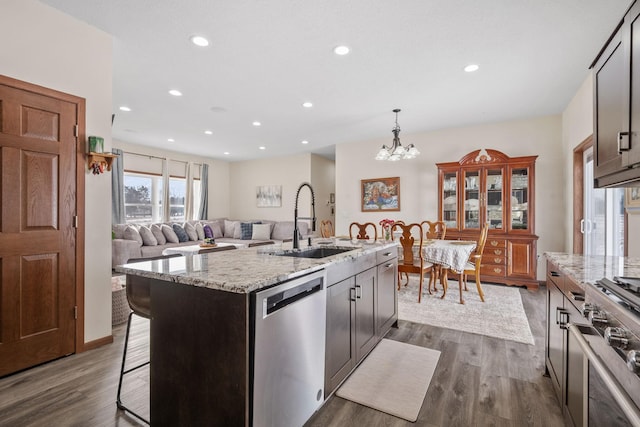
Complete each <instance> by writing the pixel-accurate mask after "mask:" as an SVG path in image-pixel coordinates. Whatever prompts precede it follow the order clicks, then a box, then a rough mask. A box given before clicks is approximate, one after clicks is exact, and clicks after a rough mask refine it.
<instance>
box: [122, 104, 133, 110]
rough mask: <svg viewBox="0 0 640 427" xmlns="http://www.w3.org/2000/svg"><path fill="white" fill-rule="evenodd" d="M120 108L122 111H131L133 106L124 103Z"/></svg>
mask: <svg viewBox="0 0 640 427" xmlns="http://www.w3.org/2000/svg"><path fill="white" fill-rule="evenodd" d="M120 109H121V110H122V111H131V108H129V107H127V106H126V105H123V106H122V107H120Z"/></svg>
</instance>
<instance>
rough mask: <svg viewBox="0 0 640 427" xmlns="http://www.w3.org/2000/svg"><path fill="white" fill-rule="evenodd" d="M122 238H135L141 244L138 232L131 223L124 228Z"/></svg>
mask: <svg viewBox="0 0 640 427" xmlns="http://www.w3.org/2000/svg"><path fill="white" fill-rule="evenodd" d="M124 238H125V239H127V240H135V241H136V242H138V243H140V245H142V237H140V233H138V230H137V229H136V228H135V227H134V226H132V225H127V228H125V229H124Z"/></svg>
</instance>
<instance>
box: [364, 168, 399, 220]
mask: <svg viewBox="0 0 640 427" xmlns="http://www.w3.org/2000/svg"><path fill="white" fill-rule="evenodd" d="M361 187H362V212H379V211H399V210H400V177H397V176H396V177H393V178H375V179H363V180H362V184H361Z"/></svg>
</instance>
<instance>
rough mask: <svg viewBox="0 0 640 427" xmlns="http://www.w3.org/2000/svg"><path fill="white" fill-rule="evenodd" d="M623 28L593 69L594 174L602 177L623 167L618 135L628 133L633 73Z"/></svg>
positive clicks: (596, 176)
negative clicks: (629, 65) (630, 75)
mask: <svg viewBox="0 0 640 427" xmlns="http://www.w3.org/2000/svg"><path fill="white" fill-rule="evenodd" d="M623 33H624V31H623V30H622V29H621V30H619V31H618V32H617V33H616V34H615V36H614V37H613V39H612V40H611V42H610V44H609V45H608V47H607V49H606V50H605V51H604V52H603V54H602V56H600V58H599V60H598V62H597V63H596V64H595V65H594V67H593V69H594V72H593V84H594V88H593V90H594V99H595V106H594V136H595V144H594V147H595V149H594V166H595V171H594V176H595V178H600V177H602V176H606V175H608V174H611V173H613V172H616V171H619V170H620V168H621V167H622V155H621V154H620V152H619V150H618V134H619V133H620V132H628V130H629V119H628V104H627V103H628V96H629V95H628V94H629V72H628V70H627V69H625V47H624V45H623V43H622V39H623V38H622V34H623Z"/></svg>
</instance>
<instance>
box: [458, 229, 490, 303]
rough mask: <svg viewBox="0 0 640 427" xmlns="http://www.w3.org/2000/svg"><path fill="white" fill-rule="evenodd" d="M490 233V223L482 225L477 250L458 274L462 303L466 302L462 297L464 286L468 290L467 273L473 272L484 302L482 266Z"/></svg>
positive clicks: (481, 299) (479, 293)
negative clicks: (481, 276) (481, 278)
mask: <svg viewBox="0 0 640 427" xmlns="http://www.w3.org/2000/svg"><path fill="white" fill-rule="evenodd" d="M488 233H489V223H485V224H483V225H482V228H481V229H480V237H479V238H478V244H477V245H476V249H475V251H474V252H473V253H472V254H471V256H469V260H468V261H467V263H466V264H465V266H464V270H462V271H461V272H460V273H459V274H458V287H459V288H460V304H464V299H463V298H462V287H463V286H464V290H465V291H466V290H467V275H469V274H473V275H475V277H476V289H478V295H480V301H482V302H484V292H482V285H481V284H480V267H481V266H482V253H483V252H484V245H485V243H486V242H487V234H488Z"/></svg>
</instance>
